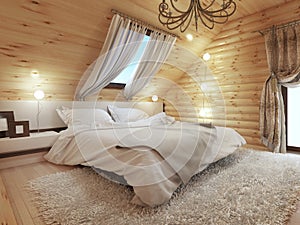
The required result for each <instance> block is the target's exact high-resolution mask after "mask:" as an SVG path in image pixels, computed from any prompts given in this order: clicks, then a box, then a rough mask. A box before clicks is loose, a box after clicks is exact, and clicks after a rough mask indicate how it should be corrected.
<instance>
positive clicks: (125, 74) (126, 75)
mask: <svg viewBox="0 0 300 225" xmlns="http://www.w3.org/2000/svg"><path fill="white" fill-rule="evenodd" d="M149 40H150V37H149V36H147V35H145V37H144V39H143V43H142V44H141V45H140V47H139V49H138V51H137V53H136V55H135V57H134V58H133V59H132V60H131V63H130V64H129V65H128V66H127V67H126V68H125V69H124V70H123V71H122V72H121V73H120V74H119V76H117V77H116V78H115V79H114V80H112V81H111V82H110V84H109V85H108V86H107V87H108V88H120V89H121V88H124V86H125V84H126V83H127V82H128V81H129V80H130V78H131V77H132V76H133V75H134V73H135V71H136V70H137V67H138V65H139V63H136V62H139V61H140V60H141V58H142V56H143V53H144V50H145V48H146V45H147V42H148V41H149Z"/></svg>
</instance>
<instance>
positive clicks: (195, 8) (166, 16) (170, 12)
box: [158, 0, 236, 32]
mask: <svg viewBox="0 0 300 225" xmlns="http://www.w3.org/2000/svg"><path fill="white" fill-rule="evenodd" d="M202 1H203V0H202ZM168 2H170V3H169V4H168ZM178 2H179V0H167V1H166V0H162V2H161V3H160V4H159V15H158V19H159V21H160V22H161V23H162V24H163V25H165V26H167V28H168V29H170V30H174V29H176V28H178V27H179V29H180V31H181V32H184V31H185V30H186V29H187V28H188V27H189V25H190V23H191V21H192V18H194V19H195V26H196V31H198V22H199V20H200V21H201V22H202V23H203V24H204V26H206V27H207V28H209V29H213V28H214V25H215V23H218V24H224V23H226V22H227V21H228V17H229V16H231V15H232V14H233V13H234V12H235V10H236V3H235V2H234V1H233V0H223V3H222V4H218V3H216V1H215V0H210V3H208V4H205V3H203V2H201V0H190V3H189V6H188V8H187V9H186V10H182V9H179V8H178V4H177V3H178ZM176 5H177V6H176Z"/></svg>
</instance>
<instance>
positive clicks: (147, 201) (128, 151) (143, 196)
mask: <svg viewBox="0 0 300 225" xmlns="http://www.w3.org/2000/svg"><path fill="white" fill-rule="evenodd" d="M243 144H245V140H244V138H243V137H241V136H240V135H239V134H238V133H237V132H236V131H234V130H233V129H230V128H223V127H209V126H201V125H199V124H191V123H181V122H178V121H175V122H174V121H172V120H170V119H169V117H167V116H166V117H165V116H157V118H154V119H151V120H144V121H138V122H131V123H113V124H107V126H104V127H103V125H102V126H101V127H98V126H97V125H95V124H91V125H82V124H81V125H76V126H71V127H69V128H68V129H67V130H65V131H63V132H61V135H60V137H59V138H58V140H57V141H56V143H55V144H54V145H53V147H52V148H51V150H50V151H49V153H47V154H46V155H45V159H47V160H48V161H50V162H53V163H56V164H66V165H78V164H81V165H87V166H93V167H95V168H98V169H101V170H105V171H110V172H113V173H115V174H117V175H120V176H122V177H124V178H125V180H126V182H127V184H129V185H131V186H132V187H133V189H134V192H135V197H134V198H133V199H132V201H131V202H132V203H134V204H139V205H147V206H152V207H153V206H156V205H160V204H163V203H165V202H167V201H168V200H169V199H170V198H171V196H172V193H173V192H174V191H175V190H176V188H177V187H178V186H179V185H180V184H181V183H182V182H184V183H187V182H188V181H189V179H190V178H191V177H192V176H193V175H194V174H196V173H198V172H200V171H202V170H203V169H205V168H206V167H207V166H208V165H209V164H210V163H212V162H214V161H217V160H219V159H220V158H223V157H225V156H227V155H228V154H230V153H232V152H233V151H235V149H236V148H237V147H239V146H241V145H243ZM100 191H101V190H100Z"/></svg>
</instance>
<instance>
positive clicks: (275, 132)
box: [260, 25, 300, 153]
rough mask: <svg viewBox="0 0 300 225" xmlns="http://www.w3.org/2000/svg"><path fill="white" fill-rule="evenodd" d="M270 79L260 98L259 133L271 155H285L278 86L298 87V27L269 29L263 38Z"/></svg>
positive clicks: (299, 54)
mask: <svg viewBox="0 0 300 225" xmlns="http://www.w3.org/2000/svg"><path fill="white" fill-rule="evenodd" d="M264 37H265V44H266V52H267V59H268V64H269V69H270V76H269V78H268V79H267V80H266V82H265V85H264V88H263V90H262V95H261V104H260V133H261V140H262V142H263V143H264V144H265V145H266V146H267V147H268V148H269V149H271V150H272V151H273V152H281V153H285V152H286V131H285V115H284V102H283V98H282V93H281V86H287V87H293V86H296V85H298V84H299V83H300V25H290V26H286V27H281V28H277V27H275V26H274V27H272V29H270V30H269V31H267V32H266V33H265V34H264Z"/></svg>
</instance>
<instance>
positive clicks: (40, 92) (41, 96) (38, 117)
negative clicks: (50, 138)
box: [33, 90, 45, 133]
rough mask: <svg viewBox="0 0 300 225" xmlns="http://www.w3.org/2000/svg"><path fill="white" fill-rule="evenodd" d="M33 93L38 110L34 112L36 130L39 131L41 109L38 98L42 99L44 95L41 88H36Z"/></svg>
mask: <svg viewBox="0 0 300 225" xmlns="http://www.w3.org/2000/svg"><path fill="white" fill-rule="evenodd" d="M33 95H34V97H35V98H36V100H37V107H38V110H37V114H36V123H37V132H38V133H39V132H40V112H41V110H40V100H42V99H43V98H44V97H45V93H44V91H43V90H36V91H35V92H34V93H33Z"/></svg>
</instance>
